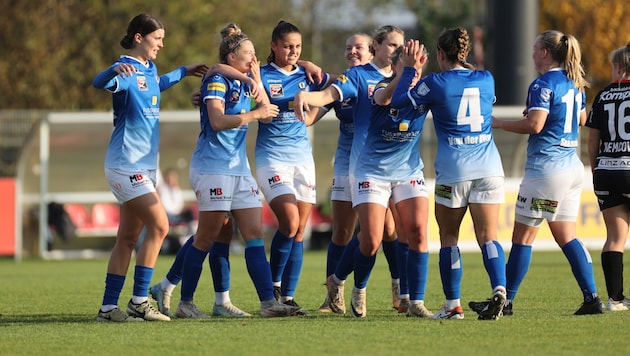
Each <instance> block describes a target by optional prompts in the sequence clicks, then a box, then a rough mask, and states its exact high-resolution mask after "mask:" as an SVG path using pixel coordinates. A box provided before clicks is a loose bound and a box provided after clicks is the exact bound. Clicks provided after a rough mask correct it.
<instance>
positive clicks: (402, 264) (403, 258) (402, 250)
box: [396, 241, 409, 295]
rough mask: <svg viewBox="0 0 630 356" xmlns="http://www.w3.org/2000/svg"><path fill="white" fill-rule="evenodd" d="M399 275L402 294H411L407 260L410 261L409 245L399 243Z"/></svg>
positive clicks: (397, 255)
mask: <svg viewBox="0 0 630 356" xmlns="http://www.w3.org/2000/svg"><path fill="white" fill-rule="evenodd" d="M397 250H398V251H397V252H398V253H397V254H396V258H397V259H398V266H399V268H398V275H399V276H400V294H401V295H402V294H409V283H408V282H407V280H408V278H407V260H408V259H409V244H406V243H402V242H400V241H399V242H398V249H397Z"/></svg>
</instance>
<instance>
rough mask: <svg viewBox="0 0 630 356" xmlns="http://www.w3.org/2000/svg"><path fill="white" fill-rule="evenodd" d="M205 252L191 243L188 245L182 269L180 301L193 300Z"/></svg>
mask: <svg viewBox="0 0 630 356" xmlns="http://www.w3.org/2000/svg"><path fill="white" fill-rule="evenodd" d="M207 254H208V253H207V252H205V251H201V250H200V249H198V248H196V247H195V246H193V245H190V247H189V248H188V251H187V252H186V256H185V257H184V268H183V270H182V271H183V272H182V290H181V293H182V297H181V300H182V301H184V302H191V301H192V300H193V297H194V295H195V290H196V289H197V284H198V283H199V277H200V276H201V270H202V268H203V260H205V259H206V255H207Z"/></svg>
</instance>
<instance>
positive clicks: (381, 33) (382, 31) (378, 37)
mask: <svg viewBox="0 0 630 356" xmlns="http://www.w3.org/2000/svg"><path fill="white" fill-rule="evenodd" d="M392 32H397V33H400V34H401V35H402V36H403V37H405V31H403V30H401V29H400V28H399V27H396V26H391V25H385V26H381V27H379V28H377V29H376V30H374V34H373V35H372V39H373V40H374V41H376V43H378V44H381V43H383V41H384V40H385V38H386V37H387V35H388V34H390V33H392ZM370 53H372V55H376V51H374V47H372V45H371V44H370Z"/></svg>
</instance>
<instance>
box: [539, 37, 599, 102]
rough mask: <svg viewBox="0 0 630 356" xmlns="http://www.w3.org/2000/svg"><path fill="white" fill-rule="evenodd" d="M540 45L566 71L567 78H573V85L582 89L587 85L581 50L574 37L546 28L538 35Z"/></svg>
mask: <svg viewBox="0 0 630 356" xmlns="http://www.w3.org/2000/svg"><path fill="white" fill-rule="evenodd" d="M538 39H539V40H540V47H541V48H543V49H546V50H547V51H548V52H549V54H551V58H552V59H553V60H554V61H556V62H558V63H560V64H561V65H562V66H563V68H564V69H565V70H566V71H567V78H569V79H571V80H573V83H574V84H575V86H576V87H577V88H578V89H579V90H580V91H583V90H584V88H586V87H588V86H589V83H588V82H587V81H586V79H585V78H584V68H583V67H582V52H581V51H580V44H579V42H578V41H577V39H576V38H575V37H573V36H572V35H569V34H564V33H562V32H560V31H556V30H548V31H545V32H543V33H541V34H540V36H538Z"/></svg>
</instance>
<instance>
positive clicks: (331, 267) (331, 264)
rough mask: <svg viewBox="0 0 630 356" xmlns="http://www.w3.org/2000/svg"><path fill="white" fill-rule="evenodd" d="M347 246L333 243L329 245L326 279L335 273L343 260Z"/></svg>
mask: <svg viewBox="0 0 630 356" xmlns="http://www.w3.org/2000/svg"><path fill="white" fill-rule="evenodd" d="M344 248H345V246H338V245H335V244H334V243H333V242H332V241H330V243H328V254H327V255H326V278H328V276H330V275H331V274H333V273H335V268H337V263H338V262H339V260H340V259H341V255H342V254H343V250H344Z"/></svg>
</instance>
